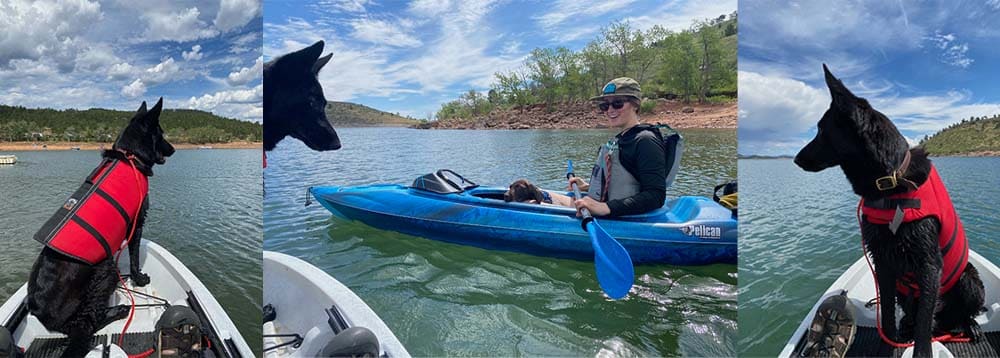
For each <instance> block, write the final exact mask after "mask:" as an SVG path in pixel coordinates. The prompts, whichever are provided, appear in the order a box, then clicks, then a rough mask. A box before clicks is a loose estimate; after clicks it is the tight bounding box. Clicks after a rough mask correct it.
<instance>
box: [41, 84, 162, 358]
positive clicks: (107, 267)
mask: <svg viewBox="0 0 1000 358" xmlns="http://www.w3.org/2000/svg"><path fill="white" fill-rule="evenodd" d="M162 106H163V98H160V101H159V102H157V103H156V105H155V106H153V108H152V109H151V110H149V111H147V110H146V102H142V106H141V107H139V111H138V112H136V114H135V116H134V117H132V120H131V121H130V122H129V124H128V125H127V126H126V127H125V129H124V130H123V131H122V133H121V135H120V136H119V137H118V139H117V141H115V144H114V146H113V147H112V149H111V150H105V151H104V152H103V153H102V156H103V157H105V158H119V159H125V157H124V154H122V153H121V152H120V151H119V150H121V151H125V152H127V153H131V154H133V155H135V157H136V161H135V165H136V167H137V168H138V169H139V171H141V172H142V173H143V174H145V175H146V176H152V175H153V165H155V164H163V163H165V162H166V159H165V158H166V157H169V156H170V155H172V154H174V147H173V146H171V145H170V143H167V141H166V140H165V139H164V138H163V129H161V128H160V119H159V117H160V110H161V108H162ZM148 207H149V201H148V200H146V201H144V202H143V203H142V208H141V209H140V211H139V217H138V218H137V219H136V222H137V223H136V229H135V234H134V237H133V238H132V241H131V242H129V246H128V249H129V260H130V262H131V266H130V267H129V271H130V274H131V279H132V281H133V283H134V284H135V285H137V286H145V285H146V284H148V283H149V276H148V275H146V274H144V273H142V272H140V271H139V242H140V241H141V239H142V227H143V224H144V223H145V219H146V210H147V209H148ZM87 240H93V239H90V238H87ZM116 269H117V268H116V264H115V260H114V257H109V258H107V259H105V260H104V261H101V262H99V263H97V264H96V265H89V264H87V263H84V262H81V261H78V260H76V259H73V258H70V257H68V256H65V255H63V254H61V253H59V252H57V251H55V250H52V249H50V248H48V247H45V248H43V249H42V252H41V254H40V255H39V256H38V260H36V261H35V265H34V266H33V267H32V269H31V277H30V278H29V279H28V298H27V305H28V310H29V311H30V312H31V314H33V315H34V316H35V317H37V318H38V320H39V321H40V322H41V323H42V324H43V325H45V328H47V329H49V330H50V331H56V332H60V333H64V334H66V335H67V336H69V337H70V343H69V346H68V347H67V348H66V350H65V351H64V352H63V356H67V357H82V356H84V355H86V353H87V351H89V350H90V348H91V347H90V341H91V336H93V335H94V333H95V332H97V331H98V330H100V329H101V328H103V327H104V326H106V325H108V324H109V323H111V322H114V321H116V320H119V319H123V318H125V317H127V316H128V312H129V306H126V305H118V306H115V307H108V299H109V298H110V297H111V295H112V294H113V293H114V291H115V287H116V286H117V284H118V277H117V274H116Z"/></svg>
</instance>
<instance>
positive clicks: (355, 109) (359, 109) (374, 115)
mask: <svg viewBox="0 0 1000 358" xmlns="http://www.w3.org/2000/svg"><path fill="white" fill-rule="evenodd" d="M326 118H327V119H329V120H330V123H333V126H334V127H380V126H392V127H395V126H399V127H406V126H411V125H414V124H416V123H417V122H418V121H417V120H415V119H413V118H407V117H402V116H400V115H398V114H393V113H389V112H385V111H380V110H377V109H375V108H371V107H368V106H365V105H361V104H357V103H349V102H334V101H328V102H327V103H326Z"/></svg>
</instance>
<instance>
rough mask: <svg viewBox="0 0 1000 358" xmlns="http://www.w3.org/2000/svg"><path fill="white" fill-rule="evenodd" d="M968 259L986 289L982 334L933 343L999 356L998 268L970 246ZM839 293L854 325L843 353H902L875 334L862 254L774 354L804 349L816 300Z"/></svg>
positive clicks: (938, 352)
mask: <svg viewBox="0 0 1000 358" xmlns="http://www.w3.org/2000/svg"><path fill="white" fill-rule="evenodd" d="M969 263H970V264H972V265H974V266H975V267H976V269H977V270H978V271H979V276H980V278H981V279H982V280H983V286H984V287H985V292H986V299H985V305H984V306H985V311H984V312H983V313H982V314H980V315H979V316H978V317H976V322H977V323H979V327H980V328H981V329H982V332H983V336H982V338H981V339H979V340H978V341H976V342H975V343H969V342H949V343H944V344H943V345H942V344H939V343H935V344H934V346H935V356H937V357H1000V268H997V266H996V265H994V264H993V263H992V262H990V261H989V260H987V259H985V258H983V257H982V256H980V255H979V254H977V253H976V252H974V251H972V250H969ZM845 291H846V293H845ZM842 293H843V294H845V295H846V298H847V307H849V308H850V309H851V311H852V312H851V313H852V314H853V316H854V323H855V325H856V329H855V333H854V338H853V343H852V344H851V346H850V347H849V348H848V350H847V355H846V356H848V357H871V356H880V353H879V352H892V356H894V357H900V356H905V354H904V353H905V351H906V350H907V349H904V348H892V347H889V346H888V345H886V343H885V342H883V341H882V339H881V338H880V336H879V333H878V330H877V328H876V325H875V323H876V321H875V320H876V315H875V313H876V312H875V309H876V305H874V304H869V302H871V301H872V299H874V298H875V282H874V279H873V277H872V273H871V270H870V268H869V266H868V262H867V261H866V260H865V258H864V257H862V258H860V259H858V261H856V262H855V263H854V264H853V265H851V267H849V268H848V269H847V271H845V272H844V273H843V274H842V275H840V277H839V278H838V279H837V280H836V281H834V283H833V284H832V285H830V288H829V289H827V290H826V292H825V293H823V295H822V296H820V299H819V300H818V301H817V302H816V304H815V305H814V306H813V308H812V310H810V311H809V314H807V315H806V317H805V319H804V320H802V323H801V324H799V327H798V328H797V329H796V330H795V333H793V334H792V337H791V338H790V339H789V340H788V343H787V344H785V347H784V349H782V351H781V354H779V355H778V356H779V357H799V356H800V353H802V351H803V350H804V349H805V346H806V335H807V334H808V330H809V326H810V324H811V323H812V321H813V318H814V317H815V316H816V312H817V310H818V309H819V306H820V304H821V303H822V302H824V301H825V300H826V299H827V298H828V297H831V296H837V295H841V294H842ZM896 312H897V313H896V317H897V318H899V317H902V311H901V310H899V308H898V307H897V311H896ZM911 354H912V351H911Z"/></svg>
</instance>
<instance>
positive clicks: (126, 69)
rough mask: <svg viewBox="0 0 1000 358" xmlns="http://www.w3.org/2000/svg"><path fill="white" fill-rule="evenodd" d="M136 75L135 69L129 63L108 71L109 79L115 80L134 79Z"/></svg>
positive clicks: (120, 64)
mask: <svg viewBox="0 0 1000 358" xmlns="http://www.w3.org/2000/svg"><path fill="white" fill-rule="evenodd" d="M134 73H135V68H134V67H132V65H130V64H128V62H122V63H118V64H115V65H114V66H111V68H110V69H108V78H110V79H113V80H121V79H125V78H129V77H132V76H133V75H134Z"/></svg>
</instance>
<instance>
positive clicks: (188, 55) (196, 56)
mask: <svg viewBox="0 0 1000 358" xmlns="http://www.w3.org/2000/svg"><path fill="white" fill-rule="evenodd" d="M203 55H204V54H202V53H201V45H194V46H192V47H191V52H188V51H184V52H181V57H183V58H184V60H185V61H197V60H200V59H201V58H202V56H203Z"/></svg>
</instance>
